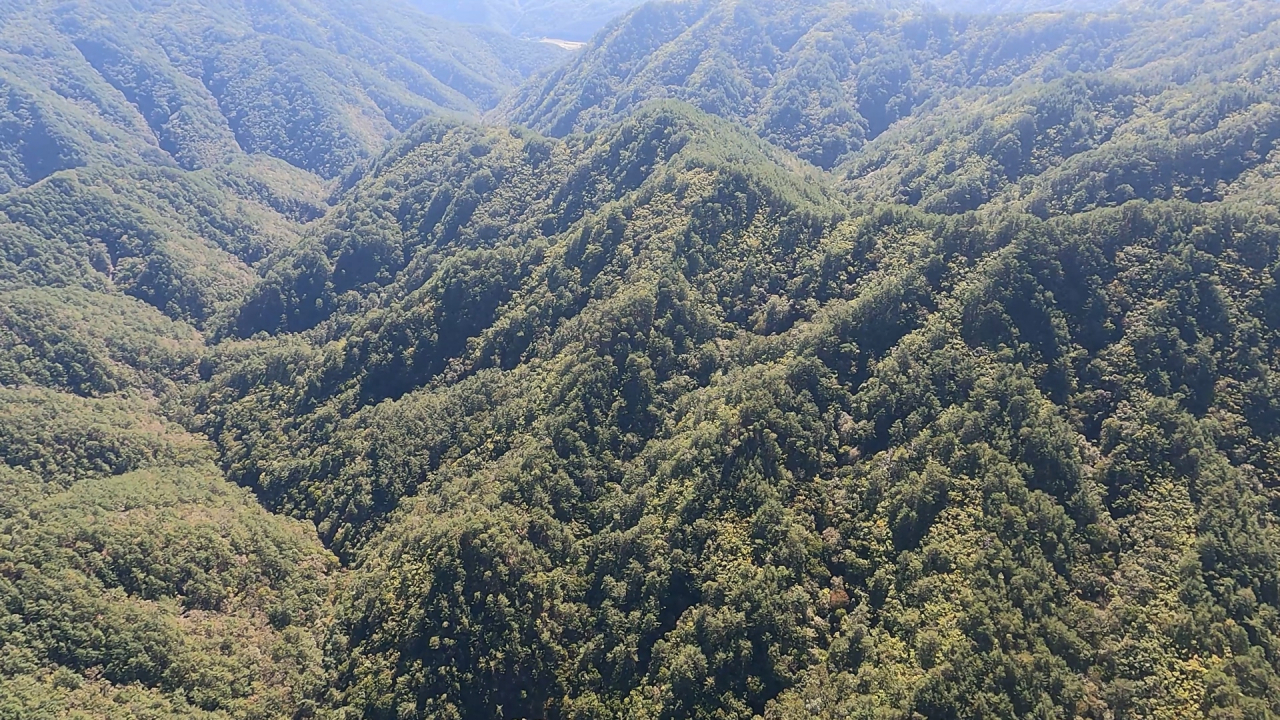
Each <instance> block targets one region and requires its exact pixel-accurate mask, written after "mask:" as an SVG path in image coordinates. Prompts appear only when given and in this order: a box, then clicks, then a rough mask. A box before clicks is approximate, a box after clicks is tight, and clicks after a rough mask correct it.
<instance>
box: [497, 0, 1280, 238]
mask: <svg viewBox="0 0 1280 720" xmlns="http://www.w3.org/2000/svg"><path fill="white" fill-rule="evenodd" d="M1278 18H1280V6H1277V5H1276V4H1275V3H1273V2H1269V1H1268V0H1259V1H1257V2H1231V3H1176V2H1175V3H1164V4H1161V5H1160V6H1159V7H1158V8H1157V7H1148V6H1144V5H1141V4H1131V6H1130V7H1127V8H1126V9H1125V10H1124V11H1123V12H1116V13H1113V14H1109V15H1090V14H1078V13H1053V14H1033V15H1028V16H1021V17H1019V16H1012V17H1011V16H983V15H980V16H966V15H940V14H935V13H931V12H929V11H919V10H903V9H900V8H878V7H876V6H875V5H870V6H868V5H864V4H859V3H828V2H823V1H821V0H810V1H798V2H784V1H782V0H778V1H774V2H769V1H765V0H760V1H756V0H744V1H743V2H699V3H655V4H651V5H647V6H645V7H644V8H642V9H641V10H639V11H637V12H636V13H634V14H632V15H630V16H629V17H628V19H627V20H625V21H624V22H622V23H620V24H618V25H616V26H614V27H613V28H612V29H611V30H610V31H609V32H608V33H607V34H606V35H605V36H603V37H602V38H601V40H600V42H599V43H598V44H597V45H596V46H594V47H592V48H591V49H589V50H588V51H586V52H584V53H583V54H582V55H580V56H579V57H578V58H576V59H575V60H574V61H573V62H571V63H570V64H568V65H566V66H564V67H563V68H561V69H560V70H557V71H555V72H553V73H552V74H551V75H550V76H548V77H547V78H546V79H545V80H544V81H542V82H541V83H533V84H530V85H527V86H525V88H524V89H523V90H521V91H520V92H519V93H518V94H516V95H514V96H513V97H512V99H511V100H510V101H509V102H508V103H507V105H506V107H505V108H504V109H503V111H502V113H501V115H502V116H503V117H507V118H510V119H511V120H513V121H515V122H519V123H523V124H526V125H529V126H531V127H533V128H536V129H538V130H541V131H543V132H546V133H549V134H551V135H553V136H564V135H566V134H569V133H572V132H577V131H583V130H586V131H590V130H592V129H594V128H597V127H600V126H601V125H602V124H604V123H608V122H611V121H612V120H613V119H614V118H617V117H619V116H621V115H625V114H626V113H628V112H630V110H631V108H633V107H634V106H636V105H637V104H640V103H643V102H645V101H646V100H649V99H654V98H668V97H670V98H677V99H681V100H684V101H686V102H689V103H691V104H694V105H696V106H698V107H699V108H701V109H702V110H704V111H706V112H709V113H713V114H716V115H719V116H721V117H725V118H730V119H732V120H734V121H736V122H739V123H741V124H743V125H745V126H747V127H750V128H752V129H753V130H755V131H756V132H757V133H759V134H760V136H761V137H763V138H765V139H766V140H768V141H770V142H771V143H773V144H775V145H777V146H779V147H781V148H784V149H786V150H789V151H791V152H794V153H795V154H797V155H798V156H799V157H801V158H802V159H804V160H807V161H809V162H811V163H813V164H815V165H817V166H819V167H822V168H825V169H829V170H833V171H834V172H836V173H837V174H838V175H839V176H842V177H844V178H845V179H846V183H845V186H846V189H848V190H849V191H850V192H851V193H852V194H853V195H854V197H857V198H859V199H865V200H869V201H873V202H874V201H882V200H892V201H897V202H904V203H909V204H913V205H919V206H921V207H922V208H924V209H927V210H930V211H934V212H963V211H966V210H972V209H976V208H977V207H980V206H981V205H983V204H985V203H987V202H989V201H990V200H993V199H996V198H1001V199H1008V200H1011V201H1012V200H1022V201H1024V202H1025V203H1027V204H1028V205H1029V206H1030V208H1031V210H1032V211H1033V212H1035V213H1036V214H1038V215H1046V214H1056V213H1060V212H1063V211H1065V210H1067V209H1070V210H1083V209H1088V208H1091V207H1099V206H1105V205H1107V204H1114V203H1117V202H1123V201H1125V200H1128V199H1133V198H1146V199H1156V198H1161V199H1168V198H1175V197H1178V198H1186V199H1190V200H1195V201H1198V200H1201V199H1209V200H1216V199H1221V198H1222V197H1224V196H1225V195H1227V194H1230V193H1233V192H1249V191H1250V190H1249V188H1251V187H1253V186H1254V185H1256V184H1257V183H1254V182H1252V179H1253V178H1255V177H1256V176H1257V175H1258V174H1259V173H1262V174H1266V173H1269V172H1270V171H1269V169H1268V168H1269V167H1270V165H1269V163H1270V158H1269V155H1270V152H1271V148H1272V143H1273V142H1274V138H1275V132H1274V128H1273V124H1274V123H1273V117H1272V115H1273V113H1274V104H1275V103H1274V101H1275V100H1276V99H1277V87H1276V86H1275V83H1274V77H1273V76H1274V72H1273V71H1272V70H1271V69H1270V68H1271V65H1270V63H1271V60H1270V58H1271V54H1270V52H1271V51H1270V49H1271V48H1274V47H1275V46H1276V44H1277V37H1276V32H1277V30H1276V21H1277V19H1278Z"/></svg>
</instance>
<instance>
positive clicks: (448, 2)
mask: <svg viewBox="0 0 1280 720" xmlns="http://www.w3.org/2000/svg"><path fill="white" fill-rule="evenodd" d="M412 2H413V4H414V5H415V6H417V7H418V8H420V9H422V10H423V11H424V12H428V13H431V14H432V15H439V16H441V17H446V18H449V19H451V20H455V21H457V22H463V23H472V24H476V25H487V26H489V27H492V28H495V29H498V30H503V31H505V32H509V33H511V34H513V35H516V36H519V37H530V38H555V39H560V40H573V41H582V40H590V39H591V36H592V35H594V34H595V33H596V31H598V30H599V29H600V28H602V27H604V26H605V25H607V24H608V23H609V21H610V20H613V19H614V18H616V17H620V16H621V15H623V14H625V13H626V12H627V11H628V10H630V9H631V8H634V7H636V6H637V5H639V4H640V3H641V0H412Z"/></svg>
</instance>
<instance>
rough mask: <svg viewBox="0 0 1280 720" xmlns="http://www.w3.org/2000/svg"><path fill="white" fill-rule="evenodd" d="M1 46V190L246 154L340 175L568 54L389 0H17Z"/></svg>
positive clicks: (484, 104) (484, 105) (4, 8)
mask: <svg viewBox="0 0 1280 720" xmlns="http://www.w3.org/2000/svg"><path fill="white" fill-rule="evenodd" d="M0 51H2V53H0V82H2V83H3V92H4V93H5V96H6V97H5V101H4V103H3V106H2V107H3V110H2V111H0V191H4V190H8V189H11V188H13V187H21V186H25V185H30V184H32V183H34V182H36V181H38V180H40V179H42V178H44V177H47V176H48V175H50V174H52V173H54V172H56V171H58V170H62V169H66V168H73V167H80V166H84V165H88V164H93V163H104V162H105V163H109V164H114V165H134V164H146V165H177V166H180V167H183V168H186V169H196V168H203V167H211V166H213V165H216V164H218V163H219V162H222V161H224V160H226V159H229V158H231V157H233V156H235V155H237V154H240V153H264V154H268V155H272V156H275V157H278V158H281V159H284V160H286V161H288V162H289V163H291V164H293V165H295V166H297V167H299V168H302V169H304V170H308V171H311V172H314V173H316V174H319V175H321V176H324V177H334V176H336V175H338V174H339V173H341V172H342V171H343V170H344V169H345V168H346V167H347V166H348V165H350V164H351V163H352V162H354V161H355V160H357V159H359V158H361V157H363V156H366V155H368V154H370V153H373V152H376V151H378V150H380V149H381V147H382V144H383V143H384V142H385V141H386V140H387V139H388V138H389V137H391V136H392V135H393V134H394V133H395V132H397V131H399V130H403V129H405V128H406V127H408V126H409V125H411V124H413V123H414V122H415V121H417V120H418V119H420V118H422V117H423V116H424V115H427V114H429V113H432V112H438V111H441V110H448V111H453V112H459V113H470V114H474V113H477V112H479V111H481V110H485V109H488V108H490V107H492V106H493V105H494V104H496V103H497V101H498V99H499V98H500V97H501V96H502V95H503V94H504V93H505V92H506V91H507V90H508V89H509V88H511V87H512V86H514V85H515V84H517V83H519V82H520V81H521V80H522V79H523V78H524V77H527V76H528V75H529V74H531V73H532V72H534V71H535V70H537V69H538V68H540V67H542V66H543V65H545V64H547V63H549V62H552V61H553V60H554V59H555V58H556V57H558V55H559V54H560V52H561V51H560V50H558V49H557V48H555V47H552V46H549V45H545V44H539V43H529V42H524V41H518V40H513V39H511V38H509V37H506V36H502V35H500V34H498V33H494V32H488V31H485V30H481V29H477V28H463V27H460V26H458V25H454V24H450V23H447V22H444V21H441V20H439V19H434V18H430V17H428V16H426V15H423V14H421V13H417V12H415V11H412V10H409V9H408V8H404V7H401V5H400V4H399V3H398V2H396V1H395V0H388V1H385V2H373V3H361V4H358V5H351V4H348V3H335V2H327V1H324V0H322V1H319V2H311V1H310V0H284V1H282V2H267V3H263V2H232V3H205V2H200V3H188V2H171V1H170V0H147V2H142V3H137V2H125V1H124V0H107V1H106V2H52V1H50V0H40V1H39V2H16V1H12V0H10V1H9V2H5V3H0Z"/></svg>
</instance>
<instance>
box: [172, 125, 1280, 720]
mask: <svg viewBox="0 0 1280 720" xmlns="http://www.w3.org/2000/svg"><path fill="white" fill-rule="evenodd" d="M322 228H323V229H321V230H318V231H317V233H316V234H315V235H313V236H312V238H313V239H312V240H311V241H309V242H307V243H304V245H303V246H300V247H299V248H298V249H296V250H292V251H287V252H285V253H283V254H282V255H281V256H280V257H279V259H278V260H276V261H273V262H272V264H271V267H272V268H273V269H272V271H270V272H269V273H268V274H267V277H266V279H265V280H264V281H263V283H262V284H261V285H260V287H259V289H258V290H256V291H255V292H254V294H253V295H251V299H250V300H249V301H247V302H246V303H245V305H244V309H243V310H241V311H240V313H239V314H238V315H237V317H238V320H237V321H236V323H235V324H233V325H231V326H230V327H229V328H228V331H229V332H233V333H239V334H242V335H248V334H251V333H256V332H260V331H262V330H268V331H270V332H272V333H280V332H281V331H282V330H288V331H304V332H303V333H302V334H280V335H278V336H277V337H275V338H272V339H267V340H257V341H234V342H229V343H226V344H224V345H222V346H220V347H219V349H218V353H217V358H218V359H217V361H216V365H215V367H214V368H213V370H212V375H211V382H210V383H209V384H208V385H207V386H206V388H205V390H204V391H203V392H202V395H201V398H200V399H199V401H198V404H197V412H198V413H199V414H200V415H202V416H203V421H202V422H203V425H202V426H201V427H202V428H203V429H204V430H205V431H206V432H207V433H209V434H210V435H211V437H213V438H214V439H215V442H216V443H217V444H218V446H219V452H220V454H221V457H222V462H223V464H224V466H225V467H226V468H227V469H228V471H229V472H230V474H231V477H233V478H235V479H236V480H237V481H238V482H241V483H243V484H247V485H248V486H250V487H252V488H254V489H255V490H256V491H257V493H258V495H259V497H261V498H262V499H263V500H264V501H265V502H266V503H267V505H268V507H270V508H273V509H277V510H280V511H282V512H286V513H288V514H292V515H295V516H298V517H302V518H307V519H310V520H312V521H314V522H315V523H316V524H317V526H318V528H319V529H320V532H321V535H322V537H323V538H324V539H325V541H326V542H327V543H328V544H329V546H330V547H331V548H333V549H334V550H335V551H336V552H337V553H338V554H339V556H340V557H341V558H342V559H343V560H344V562H345V563H347V564H348V565H349V566H350V567H351V568H352V579H351V582H350V584H349V586H348V588H349V589H348V590H347V591H346V592H344V593H343V594H342V595H341V596H340V598H339V600H338V602H337V606H336V609H335V613H336V614H335V625H334V628H333V633H334V634H333V635H332V636H331V639H330V642H332V643H336V645H334V647H335V648H340V650H337V656H336V657H338V658H341V659H340V661H339V662H338V664H337V666H336V673H337V678H338V679H337V681H336V686H337V688H338V689H339V692H341V693H342V698H343V702H344V703H346V704H347V706H348V707H349V708H351V709H353V710H355V711H356V712H358V713H359V714H361V715H363V716H368V717H395V716H397V715H398V716H401V717H403V716H405V714H406V713H407V714H408V716H410V717H424V718H426V717H463V718H497V717H505V716H508V715H512V714H514V715H516V716H520V717H557V718H560V717H564V718H569V717H592V718H600V717H618V718H633V717H652V718H672V719H674V718H686V717H733V718H751V717H756V716H761V715H762V716H764V717H768V718H799V717H814V716H818V717H829V718H846V717H868V718H869V717H894V718H897V717H902V718H907V717H914V716H923V717H940V718H946V717H955V718H973V717H979V718H1013V717H1027V716H1049V717H1052V716H1055V715H1058V714H1070V715H1075V716H1080V717H1095V718H1103V717H1134V718H1138V717H1160V716H1167V717H1213V716H1216V715H1217V714H1219V713H1224V712H1225V713H1230V712H1236V711H1240V712H1243V713H1245V716H1250V714H1252V716H1256V717H1267V716H1268V715H1267V713H1268V712H1271V710H1270V708H1280V675H1278V674H1277V669H1276V666H1275V664H1274V663H1273V662H1272V661H1271V660H1270V658H1271V657H1273V654H1274V653H1275V652H1276V651H1277V648H1276V647H1275V646H1274V644H1273V641H1272V639H1271V638H1273V637H1275V635H1274V633H1275V632H1276V630H1280V628H1277V627H1275V625H1274V623H1275V620H1274V618H1275V617H1276V616H1275V612H1274V608H1276V607H1278V605H1277V603H1280V596H1278V595H1277V592H1280V591H1278V590H1277V588H1280V544H1278V543H1280V537H1277V535H1276V529H1275V525H1274V523H1273V520H1272V517H1273V516H1272V512H1273V511H1272V509H1271V507H1272V506H1271V503H1272V502H1273V489H1272V485H1273V482H1272V481H1273V479H1274V473H1275V469H1276V467H1277V466H1276V464H1275V463H1276V458H1277V455H1276V449H1277V444H1276V443H1277V437H1278V436H1277V426H1276V425H1275V423H1274V422H1273V418H1272V415H1273V414H1274V413H1273V412H1272V410H1271V409H1270V408H1272V405H1273V404H1274V402H1275V399H1274V398H1275V396H1274V393H1273V392H1272V391H1271V390H1270V388H1271V387H1272V379H1271V377H1272V373H1273V372H1275V371H1276V369H1277V368H1276V365H1275V360H1274V358H1275V355H1274V353H1273V352H1272V350H1271V348H1272V347H1274V343H1275V342H1276V328H1277V324H1276V322H1277V318H1278V317H1280V314H1278V312H1277V310H1276V305H1275V303H1276V297H1277V296H1276V292H1275V280H1274V277H1275V273H1277V272H1280V218H1277V217H1275V216H1274V214H1273V213H1270V212H1267V211H1260V210H1259V209H1257V208H1256V207H1252V206H1245V205H1226V206H1197V205H1193V204H1190V203H1185V202H1178V201H1174V202H1158V203H1143V202H1134V203H1131V204H1128V205H1126V206H1125V207H1123V208H1119V209H1105V210H1097V211H1092V212H1088V213H1084V214H1076V215H1072V216H1071V217H1064V218H1059V219H1056V220H1052V221H1044V220H1041V219H1038V218H1036V217H1034V216H1030V215H1025V214H1021V213H1018V212H1012V211H1004V212H999V213H988V214H983V215H965V216H962V217H959V218H946V217H942V216H931V215H927V214H920V213H917V212H915V211H908V210H901V209H898V210H895V209H892V208H889V207H884V208H881V209H858V208H856V207H855V206H852V205H850V204H848V203H846V202H845V201H844V200H841V199H840V198H839V196H838V193H836V192H835V191H834V190H833V189H832V188H831V187H830V185H829V184H828V183H827V181H825V180H823V179H822V177H821V176H820V175H819V174H817V173H816V171H815V170H813V169H812V168H806V166H805V165H803V164H802V163H799V162H797V161H795V160H794V159H788V157H787V156H786V155H785V154H783V153H779V152H778V151H776V150H773V149H771V148H770V147H769V145H768V144H766V143H763V142H761V141H759V140H757V139H755V138H753V137H751V136H750V134H748V133H745V132H744V131H743V130H741V129H739V128H737V127H735V126H734V125H733V124H730V123H726V122H724V121H721V120H717V119H714V118H711V117H708V116H706V115H703V114H702V113H700V112H698V111H697V110H695V109H693V108H689V107H687V106H682V105H679V104H670V103H666V104H659V105H656V106H653V105H649V106H644V107H642V108H641V109H639V110H638V111H637V112H636V113H635V114H634V115H633V116H632V117H631V118H630V119H628V120H626V121H623V122H621V123H618V124H614V125H608V126H606V127H604V128H602V129H600V130H599V131H597V132H596V133H593V134H591V135H587V136H574V137H571V138H569V139H568V140H566V141H557V140H546V139H542V138H539V137H537V136H531V135H528V134H526V133H523V132H514V131H511V132H509V131H506V130H502V129H482V128H476V127H470V126H466V125H461V126H458V125H451V124H440V123H435V124H430V125H425V126H423V127H421V128H419V129H417V130H416V131H415V132H414V133H412V134H411V135H410V136H409V137H407V138H406V139H405V141H404V145H403V146H402V147H400V148H397V149H395V150H393V151H392V152H391V154H390V155H389V156H388V157H387V158H385V159H384V160H383V161H381V162H379V163H377V164H376V165H375V166H374V168H373V169H372V170H371V172H370V174H369V175H368V176H366V177H365V178H364V179H363V180H362V181H361V182H360V183H359V184H358V185H357V187H356V189H355V190H354V192H353V193H352V194H351V195H350V196H349V198H348V200H347V203H346V204H345V205H344V206H343V207H341V208H339V209H338V211H337V212H336V213H335V214H334V215H333V216H332V217H331V218H329V219H328V220H326V221H325V223H323V225H322ZM1153 669H1154V670H1153Z"/></svg>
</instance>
